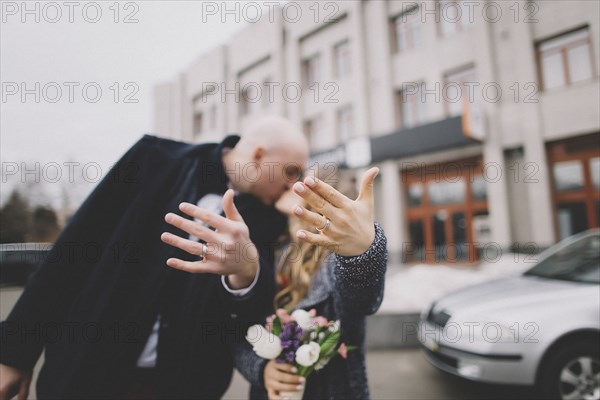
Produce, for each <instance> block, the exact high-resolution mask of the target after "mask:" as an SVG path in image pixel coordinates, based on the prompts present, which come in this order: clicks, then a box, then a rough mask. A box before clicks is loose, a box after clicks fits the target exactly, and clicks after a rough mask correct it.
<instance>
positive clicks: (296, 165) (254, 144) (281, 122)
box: [223, 116, 309, 205]
mask: <svg viewBox="0 0 600 400" xmlns="http://www.w3.org/2000/svg"><path fill="white" fill-rule="evenodd" d="M308 155H309V148H308V142H307V140H306V137H305V136H304V134H303V133H302V132H301V131H300V130H298V129H297V128H296V127H294V126H293V125H292V124H291V123H290V121H288V120H287V119H285V118H281V117H274V116H272V117H264V118H261V119H260V120H257V121H256V122H255V123H253V124H252V125H250V126H249V127H248V129H247V130H245V131H243V132H242V134H241V139H240V141H239V142H238V144H237V145H236V146H235V148H234V149H232V150H231V151H230V152H229V153H227V154H226V155H225V156H224V157H223V162H224V164H225V168H226V170H227V171H226V172H227V175H228V177H229V180H230V182H231V184H232V185H233V188H234V189H235V190H238V191H240V192H244V193H249V194H252V195H254V196H256V197H258V198H259V199H260V200H261V201H262V202H263V203H265V204H268V205H272V204H274V203H275V201H277V199H279V197H280V196H281V195H282V194H283V193H284V192H285V191H286V190H288V189H289V188H291V186H292V185H293V184H294V183H295V182H296V181H297V180H298V179H299V178H300V177H301V175H302V172H303V171H304V168H305V164H306V162H307V161H308Z"/></svg>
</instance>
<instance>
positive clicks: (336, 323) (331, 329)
mask: <svg viewBox="0 0 600 400" xmlns="http://www.w3.org/2000/svg"><path fill="white" fill-rule="evenodd" d="M339 330H340V321H333V322H332V323H331V325H330V326H329V332H332V333H335V332H337V331H339Z"/></svg>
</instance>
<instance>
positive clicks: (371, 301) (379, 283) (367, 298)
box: [334, 223, 388, 314]
mask: <svg viewBox="0 0 600 400" xmlns="http://www.w3.org/2000/svg"><path fill="white" fill-rule="evenodd" d="M387 255H388V253H387V238H386V237H385V233H384V231H383V229H382V228H381V226H380V225H379V224H377V223H376V224H375V239H374V240H373V243H372V244H371V247H369V248H368V249H367V251H365V252H364V253H363V254H360V255H358V256H354V257H344V256H340V255H338V254H336V255H335V268H334V281H335V287H336V292H337V293H336V294H337V296H339V297H340V299H341V300H342V301H343V302H344V303H351V304H352V308H353V309H354V310H355V311H356V312H360V313H365V314H372V313H374V312H375V311H377V309H378V308H379V305H380V304H381V301H382V300H383V289H384V282H385V272H386V269H387Z"/></svg>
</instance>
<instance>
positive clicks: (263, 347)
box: [246, 309, 353, 377]
mask: <svg viewBox="0 0 600 400" xmlns="http://www.w3.org/2000/svg"><path fill="white" fill-rule="evenodd" d="M246 340H247V341H248V342H249V343H250V344H251V345H252V347H253V349H254V351H255V352H256V354H258V356H260V357H262V358H266V359H268V360H272V359H275V361H276V362H279V363H288V364H292V365H293V366H295V367H296V368H297V369H298V375H300V376H303V377H308V375H310V374H311V373H312V372H313V371H315V370H319V369H321V368H323V367H324V366H325V365H327V363H328V362H329V361H330V360H331V359H332V358H334V357H335V356H336V355H338V354H339V355H340V356H341V357H343V358H346V357H347V356H348V351H349V350H352V349H353V347H352V346H346V344H344V343H340V322H339V321H327V319H325V318H324V317H321V316H317V315H316V311H315V310H311V311H305V310H296V311H294V312H293V313H292V314H291V315H289V314H288V313H287V312H286V311H285V310H284V309H279V310H277V312H276V313H275V315H272V316H270V317H269V318H267V324H266V326H264V327H263V326H262V325H253V326H251V327H250V328H248V332H247V334H246Z"/></svg>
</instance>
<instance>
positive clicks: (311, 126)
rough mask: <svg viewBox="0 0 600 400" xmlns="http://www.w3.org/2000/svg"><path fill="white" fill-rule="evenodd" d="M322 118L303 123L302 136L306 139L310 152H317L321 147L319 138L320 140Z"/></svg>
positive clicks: (318, 117) (317, 117)
mask: <svg viewBox="0 0 600 400" xmlns="http://www.w3.org/2000/svg"><path fill="white" fill-rule="evenodd" d="M322 125H323V117H322V116H321V115H319V116H316V117H314V118H312V119H309V120H306V121H304V134H305V135H306V138H307V139H308V143H309V145H310V149H311V150H318V149H319V148H321V147H322V146H321V145H320V143H319V138H322V134H321V133H322Z"/></svg>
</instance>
